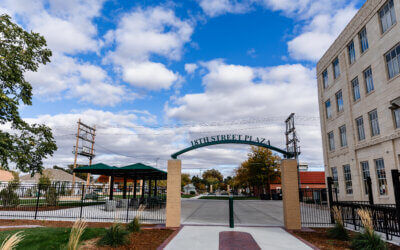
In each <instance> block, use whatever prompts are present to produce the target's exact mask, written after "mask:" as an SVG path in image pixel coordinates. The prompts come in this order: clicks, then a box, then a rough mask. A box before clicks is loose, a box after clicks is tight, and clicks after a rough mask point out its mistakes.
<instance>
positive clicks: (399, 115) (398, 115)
mask: <svg viewBox="0 0 400 250" xmlns="http://www.w3.org/2000/svg"><path fill="white" fill-rule="evenodd" d="M393 118H394V126H395V127H396V128H400V108H397V109H393Z"/></svg>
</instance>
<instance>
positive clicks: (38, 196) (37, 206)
mask: <svg viewBox="0 0 400 250" xmlns="http://www.w3.org/2000/svg"><path fill="white" fill-rule="evenodd" d="M38 186H39V187H38V194H37V199H36V209H35V220H36V218H37V213H38V208H39V198H40V187H41V185H40V184H39V185H38Z"/></svg>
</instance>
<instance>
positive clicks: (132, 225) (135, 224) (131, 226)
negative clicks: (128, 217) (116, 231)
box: [126, 217, 140, 233]
mask: <svg viewBox="0 0 400 250" xmlns="http://www.w3.org/2000/svg"><path fill="white" fill-rule="evenodd" d="M126 229H127V230H128V231H129V232H133V233H137V232H140V223H139V219H138V217H135V218H134V219H133V220H132V221H131V222H129V223H128V225H127V226H126Z"/></svg>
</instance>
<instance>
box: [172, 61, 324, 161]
mask: <svg viewBox="0 0 400 250" xmlns="http://www.w3.org/2000/svg"><path fill="white" fill-rule="evenodd" d="M202 66H203V67H204V68H205V69H206V71H207V73H206V74H205V75H204V76H203V78H202V79H203V80H202V83H203V85H204V89H205V90H204V92H203V93H197V94H186V95H183V96H182V97H180V98H178V99H177V100H176V101H175V102H174V103H168V104H167V105H166V107H165V112H166V114H167V116H168V117H169V118H174V119H178V120H181V121H187V122H189V121H191V122H206V121H213V120H219V121H221V120H222V121H224V120H225V121H235V120H240V119H245V118H254V119H255V118H260V117H278V118H279V119H277V120H273V121H272V122H270V124H268V125H266V126H264V127H261V128H259V129H253V130H250V131H249V132H246V133H251V134H254V135H266V137H268V138H271V141H272V142H273V143H274V145H278V146H280V147H284V134H283V133H284V123H283V121H284V119H285V117H286V116H288V115H289V114H290V113H292V112H295V113H297V114H300V115H301V114H306V115H307V116H308V117H317V116H318V98H317V91H316V88H315V84H316V80H315V76H314V75H315V71H314V70H313V69H309V68H306V67H304V66H302V65H300V64H294V65H280V66H275V67H268V68H256V67H248V66H243V65H232V64H227V63H225V62H224V61H223V60H213V61H209V62H204V63H202ZM318 124H319V122H318V120H317V119H315V120H314V121H313V122H312V124H306V125H307V126H309V125H311V126H312V127H311V128H312V129H313V131H314V132H313V133H310V132H308V133H302V132H303V131H308V129H310V127H303V128H299V135H300V137H301V141H302V143H304V145H307V148H310V150H309V151H307V152H305V155H303V159H305V160H307V161H309V162H312V163H314V164H317V163H319V164H320V163H321V162H322V152H321V139H320V130H319V125H318ZM310 152H313V153H310ZM315 152H318V153H317V154H316V153H315ZM319 166H320V165H319Z"/></svg>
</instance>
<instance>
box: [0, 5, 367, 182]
mask: <svg viewBox="0 0 400 250" xmlns="http://www.w3.org/2000/svg"><path fill="white" fill-rule="evenodd" d="M362 4H363V2H361V1H356V0H355V1H346V0H320V1H312V0H299V1H294V0H243V1H239V0H238V1H234V0H188V1H117V0H109V1H106V0H99V1H97V0H89V1H80V0H73V1H72V0H71V1H62V0H52V1H45V0H36V1H31V0H26V1H22V0H2V1H0V12H2V13H7V14H9V15H10V16H12V17H13V19H14V20H15V21H16V22H17V23H18V24H20V25H21V26H23V27H24V28H26V29H29V30H33V31H35V32H39V33H40V34H42V35H43V36H44V37H45V38H46V40H47V42H48V46H49V47H50V49H51V50H52V51H53V57H52V62H51V63H50V64H48V65H46V66H42V67H41V68H40V69H39V71H38V72H35V73H32V72H29V73H27V74H26V78H27V80H29V81H30V82H31V83H32V85H33V87H34V93H35V95H34V101H33V105H32V106H29V107H22V112H21V113H22V116H23V117H25V118H26V119H28V120H29V121H31V122H41V123H45V124H47V125H49V126H51V127H52V128H53V130H54V134H55V136H56V140H57V144H58V146H59V150H58V151H57V153H56V154H55V155H54V156H53V157H51V158H49V159H48V160H46V167H50V166H52V165H54V164H57V165H59V166H66V165H67V164H71V163H72V162H73V155H72V154H71V148H72V146H73V144H74V142H73V141H74V136H73V134H74V133H75V129H76V121H77V119H78V118H81V119H82V120H83V121H84V122H86V123H88V124H93V125H96V126H97V127H98V136H97V138H96V150H97V157H96V161H98V162H100V161H102V162H106V163H110V164H114V165H123V164H125V163H132V162H136V161H142V162H145V163H148V164H152V165H157V166H158V167H161V168H163V167H165V162H166V160H167V159H168V157H169V155H170V154H171V153H173V152H175V151H177V150H179V149H181V148H182V147H185V146H186V145H188V143H189V141H190V139H192V138H196V137H201V136H202V135H205V134H210V135H211V134H215V133H220V132H222V133H230V132H234V133H241V134H253V135H258V136H263V137H267V138H270V139H271V142H272V143H273V144H274V145H276V146H278V147H283V145H284V136H283V129H284V127H283V121H284V119H285V117H286V116H288V115H289V114H290V113H291V112H295V113H296V114H297V115H298V116H299V118H300V119H299V137H300V140H301V146H302V149H303V153H302V158H301V161H304V162H308V163H309V164H310V166H311V167H312V168H314V169H321V168H323V159H322V149H321V139H320V137H321V136H320V128H319V120H318V116H319V115H318V103H317V87H316V80H315V70H314V67H315V64H316V62H317V60H318V58H319V57H321V56H322V54H323V53H324V51H325V50H326V49H327V48H328V47H329V45H330V44H331V43H332V42H333V41H334V39H335V38H336V37H337V35H338V34H339V33H340V31H341V30H342V29H343V28H344V27H345V25H346V24H347V23H348V22H349V21H350V19H351V18H352V17H353V16H354V14H355V13H356V11H357V9H358V8H360V7H361V5H362ZM210 121H213V122H218V126H204V125H202V124H204V123H205V122H210ZM237 121H242V124H241V125H237V124H236V123H235V122H237ZM171 124H191V125H190V126H185V127H181V126H175V127H171V126H170V125H171ZM239 131H240V132H239ZM247 150H248V148H247V147H243V146H240V147H238V146H217V147H213V148H206V149H201V150H198V151H193V152H191V153H189V154H188V155H185V156H184V157H183V159H184V160H185V163H184V171H186V172H189V173H192V174H196V173H198V171H200V169H208V168H219V169H220V170H221V171H223V172H224V173H225V174H226V175H228V174H232V171H233V169H234V168H235V167H236V166H237V165H238V164H239V163H240V162H241V161H242V160H243V159H245V157H246V152H247ZM113 152H114V153H113ZM115 152H117V154H115ZM79 160H80V163H82V164H85V163H86V161H87V160H86V159H84V158H82V159H79Z"/></svg>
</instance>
